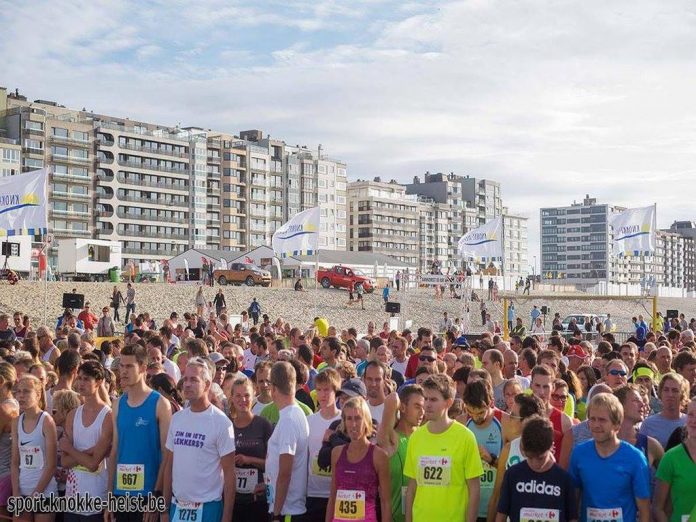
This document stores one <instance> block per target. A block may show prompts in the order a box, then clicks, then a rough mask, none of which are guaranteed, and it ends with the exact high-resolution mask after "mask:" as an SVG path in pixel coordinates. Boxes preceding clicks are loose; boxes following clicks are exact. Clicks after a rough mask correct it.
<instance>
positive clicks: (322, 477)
mask: <svg viewBox="0 0 696 522" xmlns="http://www.w3.org/2000/svg"><path fill="white" fill-rule="evenodd" d="M314 389H315V390H316V395H317V401H318V403H319V411H318V412H316V413H314V414H312V415H310V416H309V417H307V424H308V425H309V461H308V479H307V514H306V515H305V516H304V520H306V521H311V522H314V521H316V522H324V520H325V519H326V507H327V505H328V502H329V497H330V496H331V468H328V469H327V468H321V467H319V450H321V446H322V443H323V441H324V438H325V434H326V431H327V430H328V429H329V426H331V424H332V423H333V422H335V421H337V420H340V419H341V412H340V410H339V409H338V408H337V407H336V392H338V390H340V389H341V377H340V376H339V374H338V372H337V371H336V370H334V369H333V368H327V369H326V370H324V371H323V372H321V373H320V374H318V375H317V377H316V379H315V380H314Z"/></svg>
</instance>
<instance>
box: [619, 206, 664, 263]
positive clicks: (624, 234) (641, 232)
mask: <svg viewBox="0 0 696 522" xmlns="http://www.w3.org/2000/svg"><path fill="white" fill-rule="evenodd" d="M655 220H656V216H655V205H652V206H650V207H641V208H629V209H627V210H624V211H623V212H621V213H619V214H614V215H613V216H610V217H609V224H610V225H611V226H612V228H613V229H614V242H613V252H614V255H616V256H640V255H642V254H652V253H654V252H655V228H656V227H655Z"/></svg>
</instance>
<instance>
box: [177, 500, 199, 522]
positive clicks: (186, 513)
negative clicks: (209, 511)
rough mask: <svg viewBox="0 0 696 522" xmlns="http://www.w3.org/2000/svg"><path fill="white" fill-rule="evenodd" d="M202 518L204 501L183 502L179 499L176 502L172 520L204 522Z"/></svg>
mask: <svg viewBox="0 0 696 522" xmlns="http://www.w3.org/2000/svg"><path fill="white" fill-rule="evenodd" d="M202 520H203V503H202V502H183V501H180V500H177V501H176V502H175V503H174V516H173V517H172V520H171V522H202Z"/></svg>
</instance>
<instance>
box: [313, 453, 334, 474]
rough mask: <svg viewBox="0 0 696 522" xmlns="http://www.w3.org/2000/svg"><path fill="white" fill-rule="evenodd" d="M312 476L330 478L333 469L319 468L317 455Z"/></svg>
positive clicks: (314, 459)
mask: <svg viewBox="0 0 696 522" xmlns="http://www.w3.org/2000/svg"><path fill="white" fill-rule="evenodd" d="M312 475H315V476H317V477H330V476H331V468H330V467H329V468H320V467H319V456H318V455H317V456H316V457H314V458H313V459H312Z"/></svg>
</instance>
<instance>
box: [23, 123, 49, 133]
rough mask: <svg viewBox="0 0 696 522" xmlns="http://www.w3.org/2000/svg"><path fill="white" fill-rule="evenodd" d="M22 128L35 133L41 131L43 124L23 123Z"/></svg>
mask: <svg viewBox="0 0 696 522" xmlns="http://www.w3.org/2000/svg"><path fill="white" fill-rule="evenodd" d="M24 128H25V129H31V130H35V131H43V128H44V126H43V123H41V122H40V121H26V122H25V123H24Z"/></svg>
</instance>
